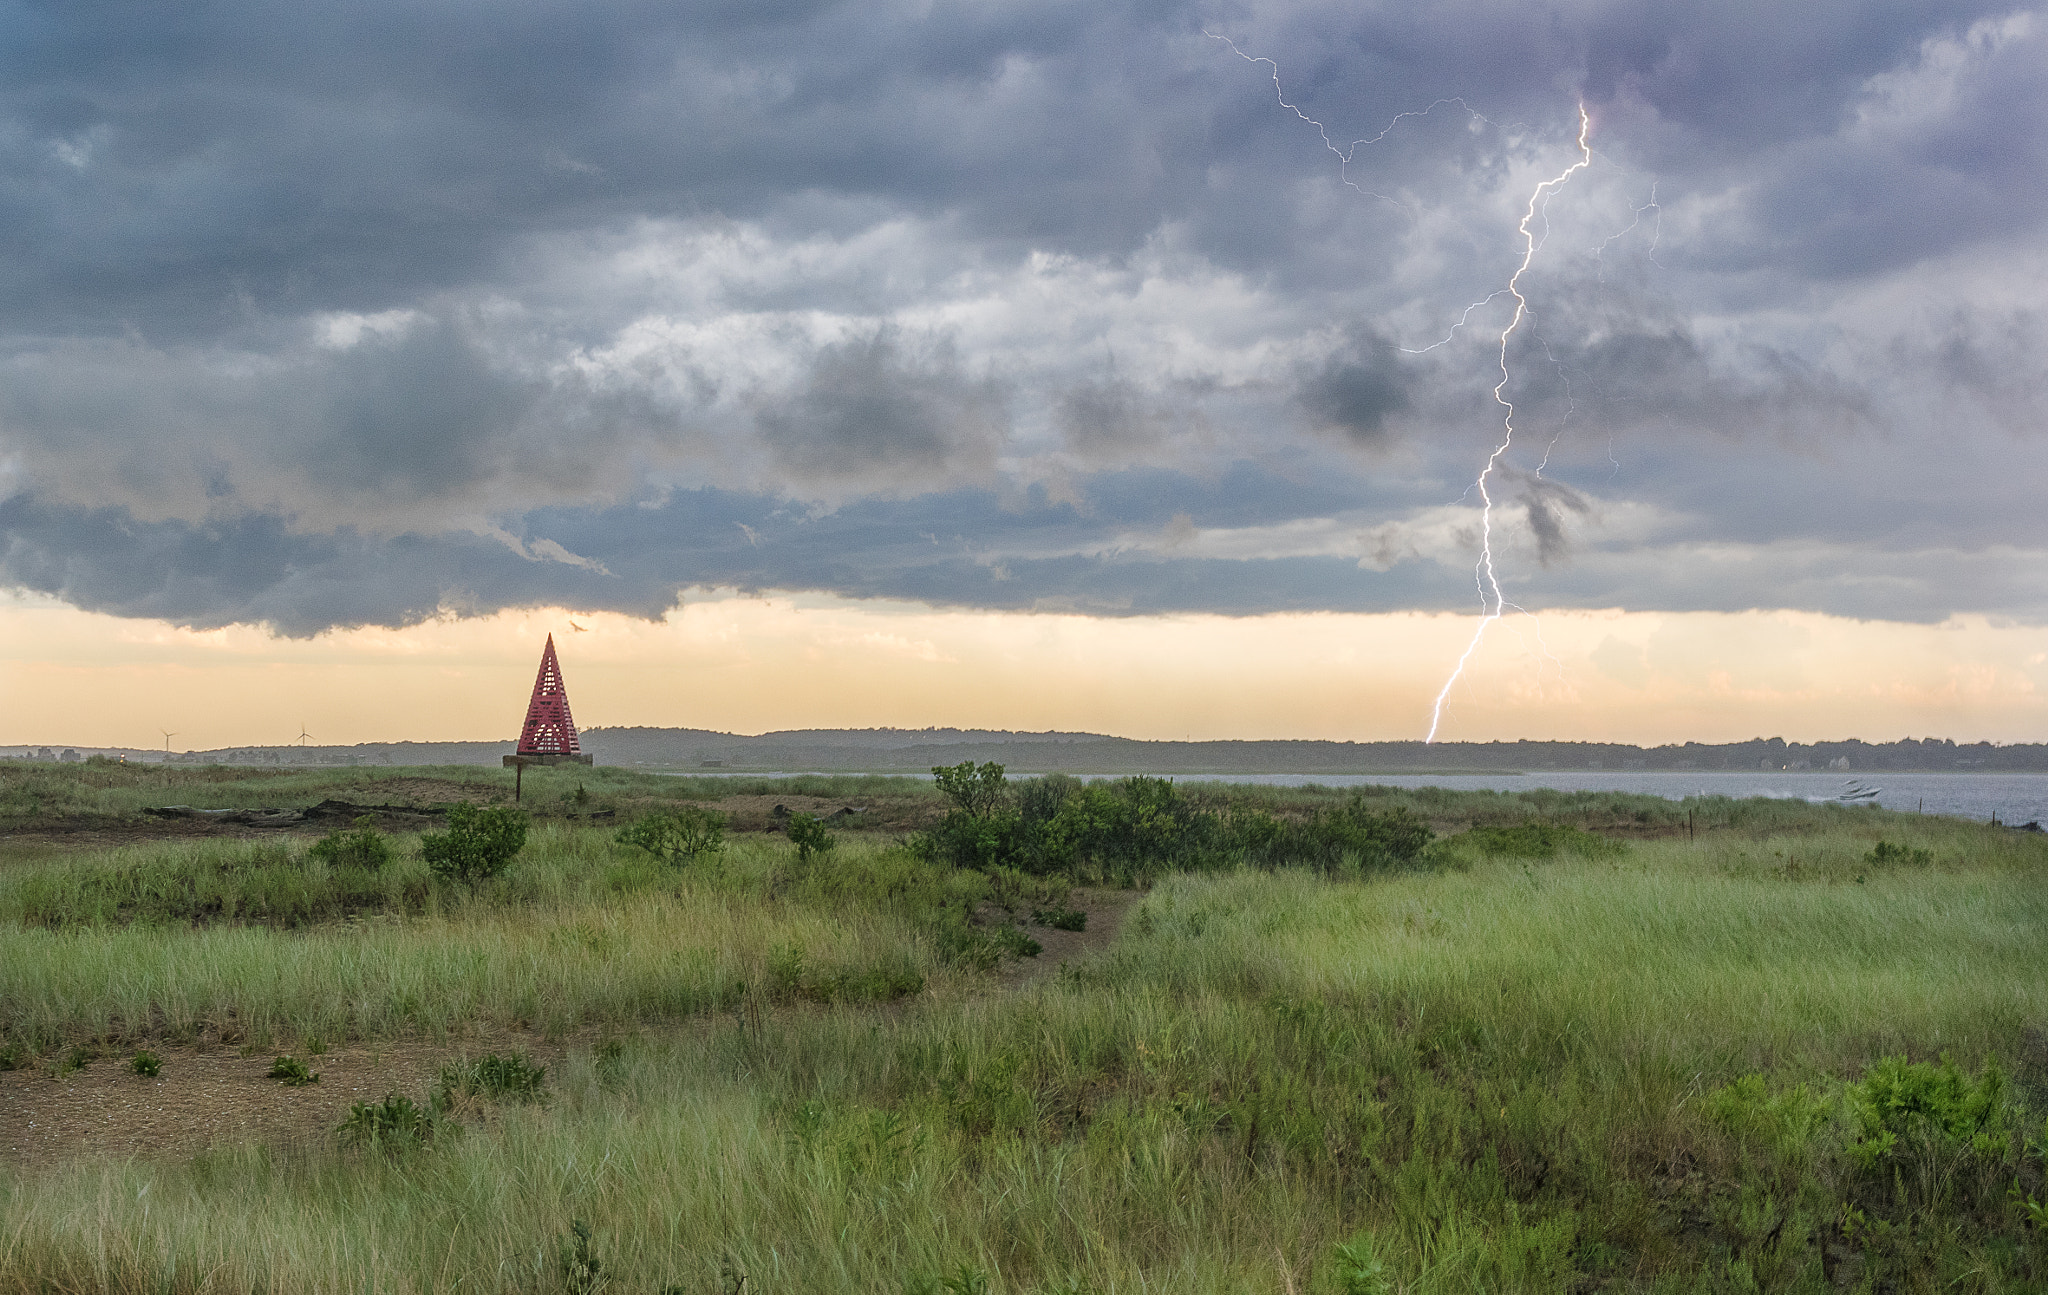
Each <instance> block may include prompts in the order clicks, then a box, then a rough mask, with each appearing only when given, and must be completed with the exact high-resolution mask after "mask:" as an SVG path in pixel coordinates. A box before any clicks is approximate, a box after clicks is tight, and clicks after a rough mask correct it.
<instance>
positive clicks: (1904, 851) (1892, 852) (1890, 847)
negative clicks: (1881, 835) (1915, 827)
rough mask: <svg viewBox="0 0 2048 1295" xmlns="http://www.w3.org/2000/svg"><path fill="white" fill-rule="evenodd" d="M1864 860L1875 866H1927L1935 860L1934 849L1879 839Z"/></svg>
mask: <svg viewBox="0 0 2048 1295" xmlns="http://www.w3.org/2000/svg"><path fill="white" fill-rule="evenodd" d="M1863 862H1865V863H1867V864H1869V865H1871V866H1872V867H1874V868H1925V867H1927V866H1929V865H1930V864H1932V863H1933V862H1934V851H1932V850H1926V849H1922V848H1920V847H1919V846H1912V845H1900V844H1898V843H1897V842H1895V841H1879V842H1878V843H1877V844H1876V846H1874V847H1872V849H1871V851H1870V853H1869V854H1866V855H1864V856H1863Z"/></svg>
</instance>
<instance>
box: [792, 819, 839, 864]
mask: <svg viewBox="0 0 2048 1295" xmlns="http://www.w3.org/2000/svg"><path fill="white" fill-rule="evenodd" d="M787 830H788V832H789V843H790V844H791V845H793V846H795V847H796V857H797V862H799V863H806V864H807V863H809V862H810V861H811V860H812V859H813V858H815V857H816V856H818V855H821V854H826V853H829V852H830V851H831V849H832V848H833V847H834V846H836V845H838V844H839V838H838V837H835V836H833V835H832V834H831V833H830V832H828V831H826V830H825V824H824V823H823V822H822V821H821V820H820V819H819V818H818V816H817V815H815V814H801V813H799V814H791V815H790V816H789V827H788V829H787Z"/></svg>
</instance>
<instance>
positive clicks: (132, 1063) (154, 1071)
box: [128, 1048, 164, 1079]
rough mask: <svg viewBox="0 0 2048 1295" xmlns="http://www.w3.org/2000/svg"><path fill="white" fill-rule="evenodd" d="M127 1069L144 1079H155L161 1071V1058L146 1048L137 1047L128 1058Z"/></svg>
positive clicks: (162, 1066)
mask: <svg viewBox="0 0 2048 1295" xmlns="http://www.w3.org/2000/svg"><path fill="white" fill-rule="evenodd" d="M128 1069H129V1070H131V1071H133V1072H134V1073H136V1074H138V1075H141V1076H142V1077H143V1078H144V1079H155V1078H156V1077H157V1076H158V1075H160V1074H162V1073H163V1069H164V1063H163V1058H161V1057H159V1056H157V1055H156V1053H154V1052H151V1051H150V1050H149V1049H148V1048H138V1049H137V1050H136V1052H135V1055H134V1056H132V1057H130V1058H128Z"/></svg>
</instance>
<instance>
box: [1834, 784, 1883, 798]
mask: <svg viewBox="0 0 2048 1295" xmlns="http://www.w3.org/2000/svg"><path fill="white" fill-rule="evenodd" d="M1883 790H1884V788H1882V787H1870V786H1866V785H1865V784H1863V783H1860V782H1858V781H1856V780H1855V779H1854V778H1850V779H1848V780H1847V781H1846V782H1844V783H1843V784H1842V794H1841V795H1839V796H1837V797H1835V800H1836V802H1837V803H1839V804H1843V805H1867V804H1869V803H1870V802H1871V801H1874V800H1876V799H1877V797H1878V793H1879V792H1882V791H1883Z"/></svg>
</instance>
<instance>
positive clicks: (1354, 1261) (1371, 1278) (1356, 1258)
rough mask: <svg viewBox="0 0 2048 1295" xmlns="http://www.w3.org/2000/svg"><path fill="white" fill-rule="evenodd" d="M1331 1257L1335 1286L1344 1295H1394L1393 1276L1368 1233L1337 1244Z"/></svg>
mask: <svg viewBox="0 0 2048 1295" xmlns="http://www.w3.org/2000/svg"><path fill="white" fill-rule="evenodd" d="M1331 1258H1332V1259H1334V1260H1335V1261H1336V1269H1337V1287H1338V1289H1339V1290H1341V1291H1342V1292H1343V1295H1393V1290H1394V1275H1393V1273H1392V1272H1390V1271H1389V1270H1388V1268H1387V1261H1386V1260H1384V1259H1382V1258H1381V1257H1380V1252H1379V1241H1378V1239H1377V1238H1375V1237H1374V1236H1373V1234H1372V1233H1371V1232H1360V1233H1359V1234H1358V1235H1356V1236H1354V1237H1352V1238H1351V1239H1350V1240H1349V1241H1346V1242H1344V1243H1342V1244H1340V1245H1339V1246H1338V1247H1337V1248H1336V1251H1335V1253H1334V1254H1333V1255H1332V1256H1331Z"/></svg>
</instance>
